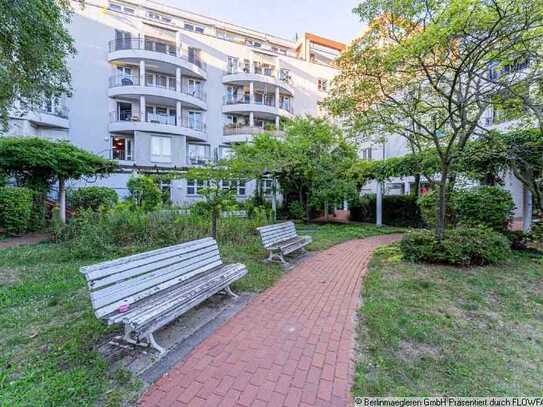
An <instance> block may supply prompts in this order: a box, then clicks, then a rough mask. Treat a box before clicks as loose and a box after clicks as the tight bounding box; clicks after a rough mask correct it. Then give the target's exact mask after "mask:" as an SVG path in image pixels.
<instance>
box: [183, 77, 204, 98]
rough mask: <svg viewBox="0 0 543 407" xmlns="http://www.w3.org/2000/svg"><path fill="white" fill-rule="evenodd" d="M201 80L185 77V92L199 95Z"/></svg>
mask: <svg viewBox="0 0 543 407" xmlns="http://www.w3.org/2000/svg"><path fill="white" fill-rule="evenodd" d="M201 90H202V82H200V81H199V80H197V79H187V93H188V94H189V95H192V96H200V93H201Z"/></svg>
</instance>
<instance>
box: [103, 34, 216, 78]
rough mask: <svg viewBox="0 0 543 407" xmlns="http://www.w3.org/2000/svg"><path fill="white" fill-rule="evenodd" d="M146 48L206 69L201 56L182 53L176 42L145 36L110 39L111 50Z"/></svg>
mask: <svg viewBox="0 0 543 407" xmlns="http://www.w3.org/2000/svg"><path fill="white" fill-rule="evenodd" d="M130 49H134V50H145V51H151V52H158V53H160V54H167V55H171V56H174V57H177V58H181V59H183V60H185V61H187V62H189V63H191V64H194V65H196V66H197V67H198V68H200V69H202V70H204V71H206V70H207V64H206V63H205V62H204V61H202V59H201V58H200V57H197V56H194V55H188V56H187V57H185V56H183V55H182V54H181V49H180V48H177V47H176V45H175V44H170V43H167V42H157V41H152V40H146V39H145V38H139V37H138V38H116V39H114V40H111V41H109V52H115V51H122V50H130Z"/></svg>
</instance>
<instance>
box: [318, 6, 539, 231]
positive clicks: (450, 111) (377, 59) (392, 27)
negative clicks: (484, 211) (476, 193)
mask: <svg viewBox="0 0 543 407" xmlns="http://www.w3.org/2000/svg"><path fill="white" fill-rule="evenodd" d="M355 12H356V13H358V14H359V15H360V17H361V18H362V19H364V20H366V21H368V22H369V25H368V30H367V32H366V33H365V34H364V35H363V36H361V37H360V38H358V39H356V40H355V41H354V42H353V43H352V45H351V46H350V47H349V48H348V49H347V50H346V52H345V53H344V54H343V56H342V57H341V58H340V59H339V61H338V65H339V68H340V74H339V75H338V77H337V78H336V80H335V81H334V86H333V89H332V92H331V95H330V97H329V99H328V100H327V101H326V103H325V104H326V105H327V106H328V108H329V109H330V111H331V112H332V113H333V114H336V115H339V116H342V117H344V118H345V119H346V120H347V121H349V122H350V123H351V124H352V128H353V130H354V131H356V132H362V133H363V134H376V133H377V134H384V135H389V134H393V135H401V136H403V137H405V138H407V139H408V140H409V142H410V144H411V145H412V146H413V145H415V146H417V147H418V148H420V149H427V148H435V151H436V153H437V155H438V156H439V160H440V170H439V177H438V179H437V184H438V187H439V199H438V204H437V207H436V211H437V220H438V221H437V225H436V235H437V237H438V238H440V239H441V238H442V237H443V234H444V230H445V226H446V213H447V210H446V209H447V205H448V191H449V189H450V187H451V184H452V182H454V179H455V173H454V169H453V168H454V167H453V164H454V162H455V160H456V156H457V155H458V153H459V152H460V151H462V150H463V149H464V148H465V146H466V144H467V142H468V141H469V140H470V138H472V137H476V136H478V135H487V133H488V130H487V129H486V127H485V126H484V123H483V115H484V113H485V112H486V111H487V110H488V108H489V106H490V105H491V104H492V100H493V98H494V97H495V95H496V94H498V93H499V91H500V90H502V89H503V88H504V87H505V84H506V83H507V84H508V87H512V86H513V84H514V83H515V78H513V77H509V76H507V75H504V76H503V77H502V82H503V83H502V84H499V85H498V84H496V83H494V81H492V80H490V75H489V67H490V66H492V64H494V63H495V62H496V61H501V60H504V61H505V60H506V59H511V55H510V50H511V49H515V47H517V44H519V43H520V42H524V47H528V46H529V45H530V44H531V45H534V46H536V45H537V44H539V40H538V39H537V35H535V34H536V33H538V32H539V33H540V30H541V25H542V23H543V5H542V2H539V1H538V2H534V1H532V0H493V1H480V0H439V1H438V0H413V1H409V2H406V1H403V0H388V1H385V0H366V1H364V2H362V3H361V4H360V5H359V7H357V8H356V9H355Z"/></svg>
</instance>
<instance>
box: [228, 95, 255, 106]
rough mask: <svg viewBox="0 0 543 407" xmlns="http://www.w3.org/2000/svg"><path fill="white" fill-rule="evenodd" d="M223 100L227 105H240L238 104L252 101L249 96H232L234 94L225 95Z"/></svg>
mask: <svg viewBox="0 0 543 407" xmlns="http://www.w3.org/2000/svg"><path fill="white" fill-rule="evenodd" d="M223 102H224V104H225V105H238V104H245V105H246V104H249V103H251V100H250V98H249V97H248V96H241V97H238V96H232V95H225V96H224V97H223Z"/></svg>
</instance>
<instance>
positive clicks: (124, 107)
mask: <svg viewBox="0 0 543 407" xmlns="http://www.w3.org/2000/svg"><path fill="white" fill-rule="evenodd" d="M117 120H120V121H130V120H133V116H132V104H131V103H126V102H118V103H117Z"/></svg>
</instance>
